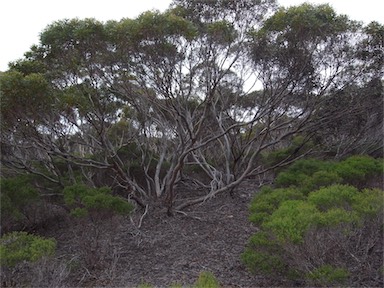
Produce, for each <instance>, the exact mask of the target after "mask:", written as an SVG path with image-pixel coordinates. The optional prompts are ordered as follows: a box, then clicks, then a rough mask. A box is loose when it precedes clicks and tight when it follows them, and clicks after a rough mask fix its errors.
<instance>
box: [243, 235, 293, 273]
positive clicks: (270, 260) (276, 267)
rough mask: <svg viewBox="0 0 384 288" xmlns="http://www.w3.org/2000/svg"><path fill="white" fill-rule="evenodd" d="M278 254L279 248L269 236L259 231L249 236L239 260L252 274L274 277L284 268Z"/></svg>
mask: <svg viewBox="0 0 384 288" xmlns="http://www.w3.org/2000/svg"><path fill="white" fill-rule="evenodd" d="M280 253H281V248H280V247H279V245H278V242H277V241H276V240H275V239H273V238H272V237H271V234H270V233H267V232H265V231H259V232H257V233H256V234H254V235H252V236H251V238H250V240H249V244H248V247H247V248H246V249H245V251H244V253H243V254H242V255H241V258H242V261H243V262H244V263H245V264H246V265H247V267H248V268H249V269H250V270H251V271H252V272H261V273H265V274H267V275H276V274H280V273H281V272H282V271H284V270H285V268H286V267H285V265H284V263H283V260H282V258H281V256H280Z"/></svg>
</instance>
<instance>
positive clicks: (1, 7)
mask: <svg viewBox="0 0 384 288" xmlns="http://www.w3.org/2000/svg"><path fill="white" fill-rule="evenodd" d="M278 2H279V3H280V4H281V5H282V6H285V7H287V6H292V5H299V4H301V3H303V2H305V0H278ZM307 2H310V3H315V4H319V3H329V4H330V5H331V6H332V7H333V8H334V9H335V10H336V12H337V13H339V14H347V15H348V16H349V17H350V18H351V19H353V20H359V21H363V22H365V23H369V22H371V21H378V22H380V23H383V22H384V16H383V15H384V14H383V12H382V11H384V9H383V6H384V5H383V4H382V3H384V2H382V1H381V0H328V1H327V0H309V1H307ZM170 3H171V0H133V1H132V0H108V1H100V0H99V1H97V0H1V4H0V39H1V45H0V71H5V70H7V69H8V63H9V62H10V61H14V60H17V59H19V58H21V57H23V54H24V53H25V52H27V51H28V50H29V48H30V47H31V46H32V45H33V44H38V42H39V33H40V32H42V31H43V30H44V29H45V27H46V26H47V25H49V24H51V23H52V22H54V21H57V20H61V19H65V18H69V19H71V18H76V17H78V18H90V17H92V18H96V19H97V20H100V21H107V20H120V19H121V18H124V17H127V18H134V17H136V16H138V15H139V14H140V13H142V12H144V11H147V10H152V9H158V10H160V11H163V10H165V9H166V8H168V6H169V4H170Z"/></svg>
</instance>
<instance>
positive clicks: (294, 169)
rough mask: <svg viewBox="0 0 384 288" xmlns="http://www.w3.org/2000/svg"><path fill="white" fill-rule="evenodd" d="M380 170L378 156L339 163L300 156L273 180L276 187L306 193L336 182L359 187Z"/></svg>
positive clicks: (351, 158)
mask: <svg viewBox="0 0 384 288" xmlns="http://www.w3.org/2000/svg"><path fill="white" fill-rule="evenodd" d="M382 173H383V161H382V159H374V158H372V157H369V156H352V157H349V158H347V159H345V160H344V161H341V162H339V163H334V162H330V161H321V160H317V159H303V160H299V161H297V162H295V163H294V164H293V165H291V166H290V167H288V168H287V169H286V170H285V171H283V172H281V173H279V174H278V175H277V177H276V181H275V183H276V185H277V186H278V187H291V186H293V187H300V189H302V190H303V191H305V192H309V191H311V190H315V189H318V188H320V187H325V186H328V185H332V184H337V183H345V184H352V185H356V186H361V185H364V184H365V183H366V182H367V181H368V180H369V178H370V177H374V176H377V175H381V174H382Z"/></svg>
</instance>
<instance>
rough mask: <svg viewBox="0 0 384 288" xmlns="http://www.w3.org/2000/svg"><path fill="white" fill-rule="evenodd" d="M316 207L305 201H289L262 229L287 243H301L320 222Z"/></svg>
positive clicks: (281, 206) (283, 204)
mask: <svg viewBox="0 0 384 288" xmlns="http://www.w3.org/2000/svg"><path fill="white" fill-rule="evenodd" d="M320 218H321V216H320V212H319V210H317V208H316V206H315V205H313V204H311V203H308V202H306V201H303V200H287V201H284V202H283V203H282V204H281V205H280V207H279V208H278V209H277V210H276V211H275V212H274V213H273V214H272V215H271V216H270V217H269V219H268V220H266V221H265V222H264V223H263V225H262V227H263V228H264V229H268V230H270V231H272V233H273V234H274V235H276V237H277V238H278V239H279V241H281V242H282V243H285V242H286V241H290V242H292V243H300V242H302V241H303V237H304V234H305V232H306V231H307V230H308V229H309V228H310V227H311V226H313V225H315V224H316V223H319V221H320Z"/></svg>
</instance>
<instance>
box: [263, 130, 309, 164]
mask: <svg viewBox="0 0 384 288" xmlns="http://www.w3.org/2000/svg"><path fill="white" fill-rule="evenodd" d="M312 146H313V143H312V142H311V141H308V140H307V139H305V137H303V136H300V135H299V136H295V137H293V138H292V140H291V143H290V145H289V146H288V147H286V148H281V149H278V150H275V151H272V152H269V153H266V154H264V157H263V158H264V159H263V162H264V163H265V165H266V166H274V165H277V164H278V163H280V162H284V161H287V160H290V159H292V157H297V156H298V155H300V154H301V153H303V152H304V151H307V150H309V149H310V148H311V147H312Z"/></svg>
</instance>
